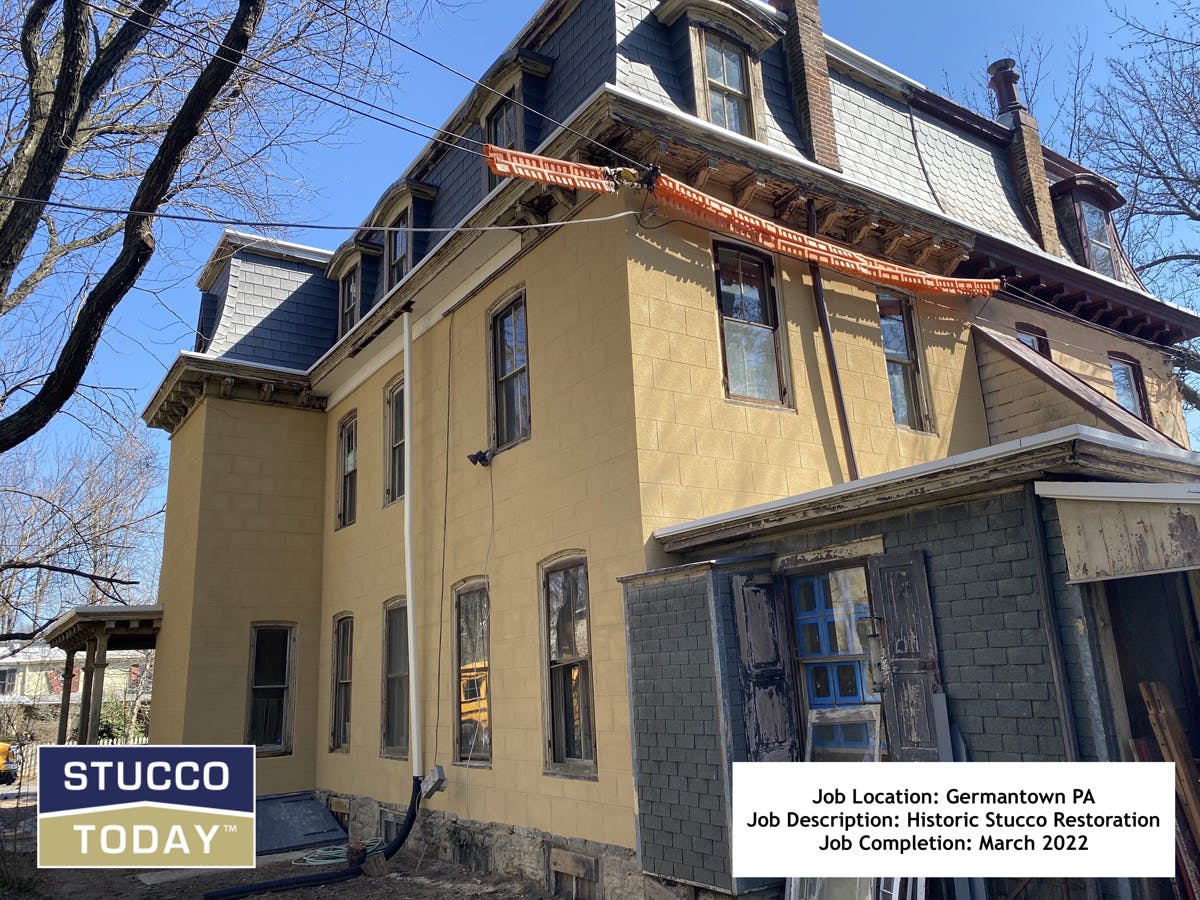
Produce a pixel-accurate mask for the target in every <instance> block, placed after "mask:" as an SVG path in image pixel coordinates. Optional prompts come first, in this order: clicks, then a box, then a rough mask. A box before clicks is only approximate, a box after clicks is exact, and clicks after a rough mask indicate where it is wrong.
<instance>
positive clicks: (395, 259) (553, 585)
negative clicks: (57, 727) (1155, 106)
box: [145, 0, 1200, 897]
mask: <svg viewBox="0 0 1200 900" xmlns="http://www.w3.org/2000/svg"><path fill="white" fill-rule="evenodd" d="M991 71H992V84H993V87H994V89H995V91H996V94H997V98H998V106H999V109H1000V113H999V115H998V118H996V119H994V120H993V119H990V118H986V117H984V116H981V115H978V114H976V113H974V112H971V111H969V110H966V109H964V108H961V107H959V106H957V105H955V104H954V103H952V102H950V101H949V100H947V99H945V98H943V97H940V96H938V95H937V94H935V93H934V92H931V91H930V90H928V89H927V88H925V87H923V86H922V85H920V84H918V83H916V82H914V81H912V80H911V79H908V78H906V77H904V76H903V75H901V74H899V73H897V72H895V71H893V70H891V69H889V68H887V66H886V65H884V64H883V63H881V62H878V61H876V60H873V59H870V58H868V57H866V56H864V55H862V54H860V53H858V52H857V51H855V50H853V49H852V48H850V47H848V46H846V45H844V44H842V43H839V42H838V41H835V40H833V39H832V38H829V37H828V36H826V35H824V34H823V32H822V30H821V26H820V12H819V10H818V8H817V4H816V2H815V0H794V2H793V0H779V2H775V3H774V4H771V5H768V4H765V3H761V2H757V0H636V2H635V0H548V2H547V3H546V4H545V5H544V6H543V7H542V8H541V9H540V10H539V11H538V13H537V14H536V15H535V16H534V18H533V19H532V20H531V21H530V22H529V23H528V24H527V25H526V26H525V27H524V28H523V29H522V30H521V31H520V33H519V34H518V36H517V37H516V38H515V39H514V41H513V42H512V44H511V46H510V47H509V49H508V50H507V51H506V52H505V53H504V54H503V55H502V56H501V57H500V58H499V59H498V60H496V62H495V63H494V64H493V65H492V67H491V68H490V69H489V70H488V72H487V74H486V75H485V76H484V77H483V79H482V81H483V84H482V85H481V86H480V87H478V88H477V89H475V90H473V91H472V92H471V93H470V94H469V95H468V96H467V97H466V98H465V99H464V100H463V102H462V103H461V105H460V106H459V107H458V108H457V109H456V110H454V111H453V112H452V113H451V115H450V116H449V118H448V119H447V121H446V123H445V125H444V129H445V131H444V132H443V134H442V137H444V138H445V140H444V141H439V142H434V143H431V144H429V145H428V147H426V148H425V149H424V150H423V151H422V152H421V153H420V154H419V155H418V156H417V158H416V159H415V160H413V161H412V163H411V164H410V165H409V166H408V167H407V168H406V169H405V170H404V171H403V172H402V173H400V174H399V177H398V178H397V179H396V180H395V181H394V182H393V183H392V184H391V185H390V186H388V187H387V188H386V190H384V191H383V192H382V194H381V195H380V197H379V198H378V200H377V201H375V202H374V204H373V205H372V203H371V201H370V199H368V198H364V204H363V208H364V210H367V215H366V217H365V219H364V220H363V224H362V227H361V228H360V229H359V230H358V231H357V232H356V233H355V234H354V235H353V236H352V237H351V238H350V239H348V240H347V241H346V242H345V243H343V244H342V245H341V246H339V247H337V248H336V249H333V250H332V251H329V250H321V249H315V248H309V247H301V246H297V245H294V244H289V243H286V242H282V241H278V240H268V239H264V238H260V237H256V236H254V235H247V234H241V233H237V232H228V233H226V234H225V236H224V237H223V238H222V240H221V241H220V243H219V244H218V246H217V247H216V248H215V250H214V252H213V254H212V257H211V259H210V260H209V262H208V264H207V265H206V266H205V268H204V269H203V271H202V272H201V275H200V278H199V282H198V283H199V287H200V290H201V298H200V305H199V325H198V331H199V332H200V335H201V336H200V337H199V338H198V339H197V342H196V345H195V347H194V348H193V349H192V350H190V351H186V352H182V353H180V355H179V357H178V359H177V360H176V362H175V364H174V365H173V366H172V368H171V370H170V371H169V373H168V374H167V376H166V378H165V379H164V381H163V383H162V385H161V387H160V388H159V390H158V391H157V393H156V395H155V396H154V398H153V400H152V401H151V403H150V404H149V406H148V407H147V409H146V412H145V418H146V421H147V422H148V423H149V424H150V425H151V426H152V427H157V428H162V429H165V430H166V431H168V432H169V433H170V434H171V441H172V444H171V470H170V472H171V474H170V486H169V491H168V502H167V520H166V539H165V549H164V556H163V568H162V576H161V581H160V596H161V598H162V604H163V614H162V623H161V631H160V632H159V634H158V638H157V648H158V655H157V659H158V669H157V672H156V685H155V693H154V705H153V716H152V734H151V738H152V740H154V741H156V742H164V743H176V742H183V743H188V742H204V743H213V742H216V743H223V742H233V743H240V742H248V743H253V744H255V745H257V747H258V748H259V758H258V786H259V790H260V792H261V793H263V794H273V793H280V792H285V791H296V790H311V789H318V790H320V791H323V792H325V794H326V795H327V796H328V797H329V798H330V802H331V803H334V804H340V805H341V806H344V807H345V808H346V809H348V810H349V815H350V819H351V825H352V827H353V829H354V830H356V831H358V832H361V833H375V832H377V831H380V830H382V831H385V832H386V831H387V829H388V828H389V827H390V826H389V823H390V822H394V821H395V818H396V814H397V811H399V810H402V809H403V807H404V806H405V804H407V803H408V802H409V797H410V791H411V786H412V779H413V778H414V777H418V778H419V777H420V776H422V775H423V774H425V773H426V772H428V771H429V770H430V769H431V768H433V767H434V766H436V765H440V766H443V767H444V769H445V772H446V785H445V791H444V792H442V793H436V794H434V795H433V796H431V797H430V798H428V800H427V801H426V802H425V803H424V805H423V807H422V817H423V819H422V822H423V825H422V829H423V830H422V836H423V839H426V840H431V841H435V842H440V844H441V846H442V847H443V848H444V849H445V850H446V852H450V851H451V850H453V852H454V853H456V854H458V856H459V858H460V859H462V860H463V861H464V862H468V863H471V864H473V865H477V866H479V867H481V868H487V869H492V870H495V871H499V872H505V873H510V874H514V875H519V876H522V877H526V878H530V879H532V880H535V881H539V882H541V883H543V884H544V885H547V886H549V887H550V888H552V889H554V890H558V891H563V892H566V893H571V892H573V891H574V892H578V894H579V895H580V896H607V897H618V896H622V897H623V896H643V895H645V896H667V895H669V896H680V897H684V896H699V895H700V894H704V892H715V893H717V894H722V895H730V894H738V893H743V892H745V891H748V890H753V889H758V888H762V887H764V885H760V884H750V883H739V882H736V881H735V880H734V879H733V878H732V875H731V868H730V860H729V839H728V835H729V814H730V813H729V769H730V763H731V762H732V761H735V760H745V759H751V760H756V759H762V760H770V759H786V760H802V759H814V760H815V759H822V758H824V759H849V758H875V757H877V756H885V757H887V758H890V759H937V758H951V757H954V758H966V759H997V760H999V759H1007V760H1051V759H1125V758H1132V756H1133V755H1134V753H1135V750H1136V749H1137V748H1138V747H1139V746H1143V747H1145V746H1148V747H1150V748H1151V749H1152V748H1153V745H1154V736H1153V734H1151V733H1150V730H1149V728H1148V725H1147V719H1146V713H1145V707H1144V704H1142V705H1139V704H1141V698H1140V695H1139V684H1140V683H1141V682H1143V681H1158V682H1162V683H1164V684H1165V685H1166V687H1167V690H1168V691H1169V693H1170V696H1171V698H1172V700H1173V702H1174V704H1175V706H1176V708H1177V710H1178V712H1179V715H1180V718H1181V720H1182V721H1183V723H1184V726H1185V729H1186V730H1187V733H1188V735H1189V737H1190V738H1191V740H1192V742H1193V746H1200V744H1198V743H1197V742H1198V741H1200V725H1198V724H1197V723H1200V706H1198V705H1197V696H1198V695H1197V684H1196V674H1195V673H1196V672H1197V671H1200V670H1198V669H1197V668H1196V665H1195V663H1196V655H1197V654H1196V643H1195V640H1194V638H1195V633H1196V616H1195V609H1194V601H1195V600H1196V599H1197V598H1200V583H1198V582H1197V580H1196V574H1195V573H1196V570H1197V569H1198V568H1200V551H1198V547H1200V541H1197V539H1196V535H1197V523H1198V521H1200V518H1198V516H1200V498H1198V497H1197V495H1196V481H1197V476H1198V475H1200V456H1198V455H1196V454H1193V453H1191V452H1190V450H1189V449H1188V437H1187V432H1186V428H1185V424H1184V419H1183V410H1182V404H1181V401H1180V397H1179V393H1178V391H1177V390H1176V388H1175V385H1174V382H1173V381H1172V376H1171V348H1172V346H1173V345H1175V344H1177V343H1179V342H1181V341H1184V340H1187V339H1190V338H1192V337H1195V336H1197V335H1200V318H1198V317H1197V316H1195V315H1193V314H1192V313H1190V312H1187V311H1185V310H1182V309H1179V308H1177V307H1175V306H1173V305H1171V304H1169V303H1166V302H1164V301H1162V300H1160V299H1158V298H1156V297H1154V296H1152V295H1150V294H1149V293H1148V292H1147V291H1146V290H1145V288H1144V287H1143V285H1141V284H1140V283H1139V281H1138V279H1137V276H1136V274H1135V273H1134V272H1133V271H1132V268H1131V267H1130V265H1129V263H1128V262H1127V261H1126V259H1125V256H1124V254H1123V252H1122V250H1121V247H1120V244H1119V241H1118V240H1117V238H1116V234H1115V231H1114V230H1113V228H1112V224H1111V220H1110V213H1111V212H1112V210H1113V209H1115V208H1117V207H1118V206H1119V205H1120V204H1121V203H1122V202H1123V200H1122V198H1121V196H1120V195H1119V194H1118V192H1117V191H1116V189H1115V188H1114V187H1113V186H1112V185H1111V184H1110V183H1109V182H1108V181H1106V180H1105V179H1104V178H1103V176H1102V175H1101V174H1097V173H1093V172H1089V171H1087V170H1086V169H1084V168H1083V167H1081V166H1080V165H1078V164H1077V163H1075V162H1073V161H1071V160H1069V159H1066V158H1064V157H1062V156H1060V155H1058V154H1056V153H1054V152H1053V151H1050V150H1048V149H1046V148H1044V147H1043V146H1042V144H1041V142H1040V140H1039V137H1038V131H1037V123H1036V120H1035V119H1034V118H1033V116H1032V115H1031V113H1030V111H1029V110H1028V109H1026V108H1025V107H1024V105H1023V104H1022V102H1021V98H1020V93H1019V90H1018V86H1017V79H1018V75H1017V73H1016V72H1015V71H1014V70H1013V68H1012V63H1011V61H1000V62H999V63H997V64H996V65H994V66H993V67H992V70H991ZM479 143H488V144H491V145H494V146H498V147H507V148H512V149H515V150H526V151H536V152H537V153H539V154H541V155H544V156H547V157H553V158H556V159H562V160H578V161H583V162H589V163H595V164H599V165H603V166H609V167H626V168H631V169H633V170H634V171H636V172H639V173H642V174H643V175H644V176H646V177H647V179H648V177H649V175H650V173H662V174H664V175H668V176H671V177H673V178H675V179H678V180H680V181H682V182H684V183H686V184H687V185H689V186H690V187H691V188H694V189H696V190H698V191H701V192H703V193H704V194H705V195H708V196H711V197H713V198H716V199H717V200H720V201H722V202H723V203H725V204H732V206H733V207H736V208H737V209H739V210H743V211H746V212H749V213H753V214H755V215H757V216H760V217H763V218H765V219H768V220H770V221H771V222H774V223H778V224H780V225H783V226H786V227H788V228H790V229H793V230H797V231H801V232H805V233H806V234H807V235H808V236H809V237H812V238H814V239H821V240H829V241H833V242H835V243H836V244H838V245H839V246H842V247H847V248H851V249H852V250H854V251H855V252H856V253H859V254H862V255H863V256H864V257H866V258H869V259H872V260H885V261H889V262H890V263H894V264H898V265H899V267H900V268H901V269H902V270H903V272H905V273H908V276H911V281H912V283H913V284H917V285H923V284H934V283H935V280H936V279H943V278H945V279H949V280H947V281H944V282H943V281H937V284H939V285H945V286H947V287H948V289H946V290H942V289H940V288H939V289H938V290H924V289H921V290H907V291H906V290H901V289H899V288H897V287H896V285H895V283H877V282H876V281H873V280H869V279H867V278H864V277H855V276H851V275H847V274H845V273H844V271H842V270H839V269H837V268H836V267H832V266H826V265H824V264H818V263H814V262H812V261H811V259H809V258H806V257H799V258H798V257H797V256H796V255H794V254H792V253H790V252H784V251H779V252H772V251H768V250H766V249H764V247H763V246H762V244H761V243H756V242H755V241H753V240H748V239H747V238H746V237H745V236H744V232H740V231H738V229H737V228H734V227H731V226H729V225H728V222H727V221H726V220H727V219H729V216H728V215H727V214H726V213H721V214H720V215H716V214H714V215H713V216H711V217H708V218H705V219H700V218H697V217H689V216H687V215H682V214H675V213H673V212H670V211H668V210H667V209H660V208H658V206H657V204H656V203H655V201H654V199H653V195H650V196H647V193H646V192H645V191H644V190H639V189H636V188H632V189H628V190H625V189H623V190H619V191H616V192H612V193H606V194H601V195H594V194H592V193H590V192H589V191H587V190H584V189H578V190H572V189H569V188H564V187H562V186H549V185H545V184H539V183H536V182H534V181H530V180H526V179H523V178H516V177H513V178H500V177H498V176H496V175H494V174H493V173H492V172H491V171H490V170H489V169H488V168H487V167H486V166H485V164H484V161H483V160H482V159H480V157H479V154H478V152H476V151H477V150H478V147H479ZM722 209H727V207H722ZM481 226H503V227H502V228H501V229H499V230H496V229H494V228H493V229H490V230H489V229H484V230H475V229H479V228H480V227H481ZM529 226H538V227H529ZM430 229H432V230H430ZM989 279H1000V280H999V281H992V282H990V284H991V286H990V287H988V288H987V289H986V290H984V289H982V288H977V289H976V292H974V293H972V288H971V287H970V285H971V284H974V285H976V286H978V285H983V284H989V281H988V280H989ZM951 281H953V284H951V283H950V282H951ZM955 285H957V287H955ZM405 348H407V352H405ZM899 634H903V635H905V636H906V637H908V638H911V639H908V640H904V641H898V640H896V635H899ZM889 636H890V637H889ZM1164 648H1170V652H1164ZM414 722H415V723H417V725H416V726H415V727H414V725H413V723H414ZM884 734H886V739H885V738H884V737H883V735H884ZM1137 741H1141V742H1142V743H1141V744H1140V745H1139V744H1137V743H1135V742H1137ZM1014 874H1018V873H1014ZM1020 882H1021V879H1019V878H1014V879H1013V880H1012V882H1011V883H1007V882H1005V881H1003V880H998V881H995V882H990V883H989V884H988V885H986V886H985V887H984V888H983V889H984V890H986V891H988V892H990V893H992V894H994V895H995V896H997V897H1003V896H1006V895H1008V894H1009V893H1010V892H1012V891H1014V890H1016V889H1017V888H1018V887H1020V888H1021V889H1022V890H1024V891H1025V892H1026V894H1027V895H1028V894H1029V893H1039V892H1041V891H1043V890H1044V891H1045V892H1047V893H1048V894H1049V893H1053V894H1054V895H1055V896H1060V895H1061V894H1062V890H1061V887H1062V886H1059V885H1042V884H1041V883H1034V884H1032V885H1028V884H1026V885H1022V884H1020ZM766 887H770V886H766ZM931 889H932V888H931ZM1066 889H1067V890H1068V892H1070V893H1078V894H1080V895H1081V896H1082V895H1083V894H1087V895H1088V896H1095V895H1096V894H1097V892H1098V891H1100V892H1104V893H1108V894H1112V895H1114V896H1117V895H1120V896H1132V895H1133V894H1135V893H1138V892H1141V891H1142V890H1143V887H1142V886H1141V885H1138V884H1134V883H1105V884H1104V885H1099V886H1098V885H1097V884H1095V883H1091V884H1084V883H1078V884H1076V883H1073V884H1071V885H1067V886H1066ZM948 890H949V889H948ZM955 890H967V894H966V895H963V894H959V895H958V896H964V897H965V896H971V893H970V889H964V888H962V887H961V886H958V887H957V888H955ZM974 890H975V891H976V893H978V890H980V888H978V887H976V888H975V889H974ZM664 891H666V892H669V894H664V893H663V892H664Z"/></svg>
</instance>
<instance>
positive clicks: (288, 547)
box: [151, 397, 325, 794]
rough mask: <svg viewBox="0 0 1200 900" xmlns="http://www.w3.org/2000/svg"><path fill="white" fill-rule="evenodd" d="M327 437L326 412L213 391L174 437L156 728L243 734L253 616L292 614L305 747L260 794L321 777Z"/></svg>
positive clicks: (181, 735)
mask: <svg viewBox="0 0 1200 900" xmlns="http://www.w3.org/2000/svg"><path fill="white" fill-rule="evenodd" d="M181 438H182V440H181ZM324 445H325V441H324V416H323V415H322V414H320V413H317V412H309V411H300V410H295V409H286V408H282V407H279V406H270V405H266V404H259V403H250V402H243V401H234V400H225V399H220V398H214V397H207V398H205V399H204V400H202V401H201V404H200V407H199V408H198V409H197V410H196V411H195V412H193V414H192V415H191V417H190V418H189V419H188V421H187V422H185V423H184V425H183V426H182V427H181V428H180V429H179V431H178V432H177V433H176V435H175V438H174V440H173V445H172V458H171V477H170V484H169V487H168V492H167V517H168V518H167V529H168V538H167V544H166V547H165V548H164V557H163V577H162V579H161V581H160V588H159V594H160V597H161V599H162V602H163V607H164V610H163V626H162V631H161V633H160V636H159V642H158V649H159V653H158V663H157V671H156V673H155V674H156V679H155V686H154V696H153V700H152V708H151V722H152V723H153V724H152V729H153V731H152V738H153V740H154V741H155V742H156V743H165V742H168V741H178V742H181V743H206V744H213V743H216V744H223V743H234V744H236V743H241V742H242V741H243V740H244V739H245V734H246V709H247V696H248V694H247V679H248V669H249V662H250V628H251V624H252V623H255V622H290V623H296V625H297V630H296V656H295V659H294V662H293V664H294V667H295V672H296V678H295V688H294V695H295V702H294V710H295V718H294V734H295V739H294V745H295V749H294V752H293V753H292V754H290V755H288V756H281V757H270V758H266V757H264V758H260V759H259V762H258V792H259V793H260V794H272V793H279V792H282V791H290V790H299V789H302V788H310V787H312V781H313V747H312V742H311V740H310V736H311V734H312V733H313V729H314V726H315V720H316V710H315V709H314V705H315V694H316V691H315V683H314V681H315V675H316V665H315V659H316V656H317V654H318V646H319V645H318V643H317V640H318V632H319V629H320V625H319V613H320V602H321V593H320V584H321V523H322V517H323V512H324V507H323V504H322V494H323V485H324V482H325V465H324V455H323V454H324ZM197 473H199V478H197ZM193 523H194V524H193ZM173 525H175V526H176V530H174V531H173V530H172V526H173ZM189 530H190V531H191V543H190V546H189V545H188V543H187V541H188V532H189ZM185 660H186V667H184V666H181V665H179V663H180V662H182V661H185Z"/></svg>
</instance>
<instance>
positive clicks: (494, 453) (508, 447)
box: [491, 432, 533, 460]
mask: <svg viewBox="0 0 1200 900" xmlns="http://www.w3.org/2000/svg"><path fill="white" fill-rule="evenodd" d="M531 440H533V433H532V432H530V433H529V434H527V435H525V436H524V437H519V438H517V439H516V440H515V441H509V442H508V443H507V444H504V445H502V446H499V447H492V448H491V451H492V459H493V460H494V459H495V458H496V457H497V456H499V455H500V454H501V453H504V452H505V451H506V450H511V449H512V448H513V447H520V446H521V445H522V444H528V443H529V442H530V441H531Z"/></svg>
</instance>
